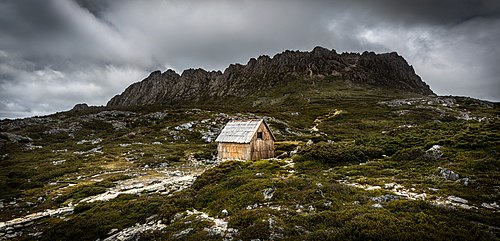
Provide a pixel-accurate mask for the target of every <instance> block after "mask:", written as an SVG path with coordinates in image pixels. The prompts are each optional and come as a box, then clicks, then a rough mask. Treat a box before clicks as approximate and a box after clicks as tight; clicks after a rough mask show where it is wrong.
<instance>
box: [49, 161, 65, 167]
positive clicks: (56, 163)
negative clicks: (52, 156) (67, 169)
mask: <svg viewBox="0 0 500 241" xmlns="http://www.w3.org/2000/svg"><path fill="white" fill-rule="evenodd" d="M65 162H66V160H59V161H52V165H54V166H58V165H61V164H63V163H65Z"/></svg>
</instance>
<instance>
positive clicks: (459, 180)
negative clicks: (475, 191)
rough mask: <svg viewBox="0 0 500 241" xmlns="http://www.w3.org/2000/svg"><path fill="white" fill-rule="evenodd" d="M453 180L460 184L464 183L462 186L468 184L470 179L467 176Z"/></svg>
mask: <svg viewBox="0 0 500 241" xmlns="http://www.w3.org/2000/svg"><path fill="white" fill-rule="evenodd" d="M455 182H458V183H462V184H464V186H469V182H470V180H469V178H468V177H464V178H460V179H458V180H456V181H455Z"/></svg>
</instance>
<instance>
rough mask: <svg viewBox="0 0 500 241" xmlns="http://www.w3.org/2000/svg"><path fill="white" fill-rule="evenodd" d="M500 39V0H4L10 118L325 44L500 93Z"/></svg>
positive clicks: (4, 98) (497, 97)
mask: <svg viewBox="0 0 500 241" xmlns="http://www.w3.org/2000/svg"><path fill="white" fill-rule="evenodd" d="M499 43H500V1H499V0H439V1H435V0H419V1H414V0H378V1H377V0H366V1H361V0H358V1H356V0H354V1H353V0H338V1H305V0H304V1H291V0H282V1H279V0H276V1H273V0H262V1H258V0H252V1H250V0H249V1H237V0H227V1H223V0H220V1H186V0H183V1H168V0H141V1H139V0H116V1H113V0H45V1H42V0H0V118H16V117H26V116H33V115H43V114H49V113H53V112H56V111H62V110H68V109H71V108H72V107H73V106H74V105H75V104H76V103H82V102H86V103H88V104H89V105H105V104H106V102H107V101H108V100H109V99H110V98H111V97H113V96H114V95H116V94H119V93H121V92H122V91H123V90H124V89H125V88H126V87H127V86H128V85H130V84H131V83H133V82H137V81H140V80H142V79H143V78H145V77H146V76H147V75H148V74H149V73H150V72H151V71H153V70H157V69H159V70H162V71H164V70H166V69H168V68H172V69H174V70H176V71H177V72H181V71H182V70H184V69H186V68H198V67H201V68H205V69H207V70H224V69H225V68H226V67H227V66H228V65H229V64H230V63H235V62H238V63H243V64H245V63H247V61H248V59H249V58H251V57H258V56H259V55H262V54H267V55H271V56H272V55H274V54H276V53H279V52H282V51H284V50H286V49H290V50H308V51H309V50H311V49H313V48H314V47H315V46H317V45H319V46H323V47H326V48H329V49H335V50H337V52H346V51H347V52H363V51H365V50H368V51H375V52H379V53H382V52H392V51H396V52H398V53H399V54H400V55H402V56H403V57H405V58H406V60H407V61H408V62H409V63H410V64H411V65H413V66H414V68H415V71H416V72H417V74H419V75H420V76H421V77H422V79H423V80H424V81H425V82H426V83H428V84H429V85H430V86H431V89H432V90H434V92H436V93H437V94H440V95H464V96H471V97H475V98H480V99H485V100H492V101H500V46H499Z"/></svg>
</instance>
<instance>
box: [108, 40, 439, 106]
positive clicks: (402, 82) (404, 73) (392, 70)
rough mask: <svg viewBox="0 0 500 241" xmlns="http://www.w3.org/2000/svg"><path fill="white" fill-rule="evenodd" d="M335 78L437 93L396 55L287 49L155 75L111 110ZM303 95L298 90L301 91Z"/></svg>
mask: <svg viewBox="0 0 500 241" xmlns="http://www.w3.org/2000/svg"><path fill="white" fill-rule="evenodd" d="M325 76H334V77H338V78H341V79H344V80H345V81H349V82H350V83H354V84H365V85H373V86H382V87H388V88H393V89H399V90H404V91H408V92H413V93H417V94H422V95H431V94H434V93H433V92H432V90H431V89H430V88H429V86H428V85H427V84H425V83H424V82H423V81H422V80H421V78H420V77H419V76H418V75H417V74H415V71H414V70H413V67H412V66H410V65H408V63H407V62H406V60H405V59H404V58H403V57H401V56H399V55H398V54H397V53H395V52H393V53H385V54H376V53H373V52H364V53H362V54H359V53H342V54H338V53H337V52H336V51H335V50H328V49H325V48H322V47H316V48H314V49H313V50H312V51H311V52H301V51H289V50H287V51H285V52H283V53H280V54H276V55H275V56H274V57H272V58H271V57H269V56H266V55H264V56H260V57H258V58H257V59H255V58H252V59H250V60H249V61H248V63H247V64H246V65H242V64H231V65H229V67H228V68H227V69H226V70H224V72H221V71H206V70H203V69H187V70H184V71H183V72H182V74H181V75H179V74H177V73H176V72H175V71H173V70H170V69H169V70H167V71H165V72H164V73H161V72H160V71H154V72H152V73H151V74H150V75H149V76H148V77H147V78H146V79H144V80H143V81H141V82H138V83H134V84H132V85H130V86H129V87H128V88H127V89H126V90H125V91H124V92H123V93H122V94H120V95H117V96H115V97H113V98H112V99H111V100H110V101H109V102H108V104H107V106H110V107H113V106H138V105H149V104H182V103H196V102H200V101H203V100H206V99H208V98H214V97H228V96H238V97H243V96H247V95H250V94H253V93H256V92H257V91H264V90H269V89H270V88H275V87H279V86H284V85H286V84H287V83H289V82H290V81H297V80H298V81H308V80H315V79H317V78H321V77H325ZM298 91H299V90H298Z"/></svg>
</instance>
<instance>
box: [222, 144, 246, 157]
mask: <svg viewBox="0 0 500 241" xmlns="http://www.w3.org/2000/svg"><path fill="white" fill-rule="evenodd" d="M217 153H218V154H217V155H218V158H219V159H238V160H250V158H251V155H250V144H248V143H227V142H221V143H219V145H218V147H217Z"/></svg>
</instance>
